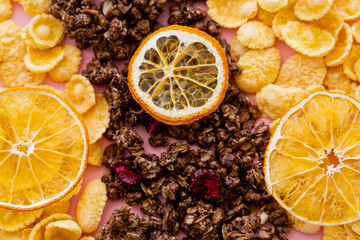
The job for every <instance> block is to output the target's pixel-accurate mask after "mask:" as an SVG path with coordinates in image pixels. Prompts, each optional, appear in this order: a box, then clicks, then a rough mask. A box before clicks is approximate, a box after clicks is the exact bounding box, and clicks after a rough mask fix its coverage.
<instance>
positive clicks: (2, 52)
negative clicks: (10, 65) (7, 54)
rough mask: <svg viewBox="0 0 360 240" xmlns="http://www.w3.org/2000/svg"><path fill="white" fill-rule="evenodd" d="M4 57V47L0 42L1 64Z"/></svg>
mask: <svg viewBox="0 0 360 240" xmlns="http://www.w3.org/2000/svg"><path fill="white" fill-rule="evenodd" d="M3 55H4V47H3V46H2V44H1V42H0V63H1V61H2V59H3Z"/></svg>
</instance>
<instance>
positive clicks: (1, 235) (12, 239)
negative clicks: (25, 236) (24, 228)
mask: <svg viewBox="0 0 360 240" xmlns="http://www.w3.org/2000/svg"><path fill="white" fill-rule="evenodd" d="M0 239H1V240H20V239H21V230H18V231H16V232H7V231H4V230H0Z"/></svg>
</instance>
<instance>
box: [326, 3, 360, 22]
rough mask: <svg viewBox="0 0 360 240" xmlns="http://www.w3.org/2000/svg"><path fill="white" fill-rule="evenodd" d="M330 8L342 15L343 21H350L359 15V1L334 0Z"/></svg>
mask: <svg viewBox="0 0 360 240" xmlns="http://www.w3.org/2000/svg"><path fill="white" fill-rule="evenodd" d="M331 9H332V10H333V11H334V12H338V13H340V14H342V15H343V16H344V19H345V21H350V20H354V19H356V18H358V17H359V16H360V1H354V0H334V2H333V5H332V7H331Z"/></svg>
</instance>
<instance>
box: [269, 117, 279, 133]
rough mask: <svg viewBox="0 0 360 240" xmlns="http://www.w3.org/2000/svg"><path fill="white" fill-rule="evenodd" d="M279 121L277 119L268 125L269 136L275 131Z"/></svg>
mask: <svg viewBox="0 0 360 240" xmlns="http://www.w3.org/2000/svg"><path fill="white" fill-rule="evenodd" d="M280 121H281V118H278V119H276V120H274V121H272V123H270V125H269V131H270V133H271V134H274V132H275V130H276V128H277V126H278V124H279V122H280Z"/></svg>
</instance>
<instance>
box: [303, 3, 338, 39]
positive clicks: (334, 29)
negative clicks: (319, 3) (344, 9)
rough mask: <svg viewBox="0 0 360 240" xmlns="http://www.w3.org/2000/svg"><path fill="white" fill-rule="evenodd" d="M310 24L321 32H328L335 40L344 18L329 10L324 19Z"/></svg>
mask: <svg viewBox="0 0 360 240" xmlns="http://www.w3.org/2000/svg"><path fill="white" fill-rule="evenodd" d="M310 23H311V24H312V25H314V26H316V27H319V28H321V29H322V30H326V31H328V32H329V33H330V34H331V35H332V36H333V37H334V38H335V39H337V37H338V34H339V32H340V31H341V29H342V27H343V24H344V17H343V16H342V15H341V14H340V13H336V12H333V11H331V10H330V11H329V12H328V13H327V14H326V15H325V16H324V17H322V18H320V19H319V20H316V21H312V22H310Z"/></svg>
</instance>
